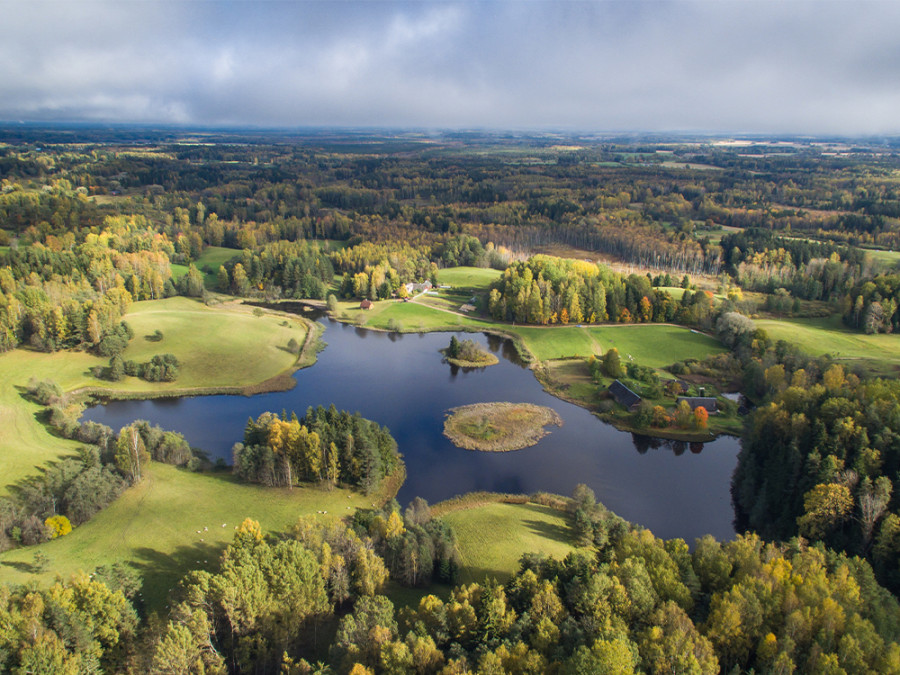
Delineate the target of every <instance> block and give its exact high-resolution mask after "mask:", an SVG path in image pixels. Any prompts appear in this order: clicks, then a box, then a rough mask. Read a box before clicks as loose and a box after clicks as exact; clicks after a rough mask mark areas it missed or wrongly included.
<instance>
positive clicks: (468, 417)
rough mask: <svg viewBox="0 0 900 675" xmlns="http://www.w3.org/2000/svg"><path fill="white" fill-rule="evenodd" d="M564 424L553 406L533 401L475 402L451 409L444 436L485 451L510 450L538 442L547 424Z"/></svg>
mask: <svg viewBox="0 0 900 675" xmlns="http://www.w3.org/2000/svg"><path fill="white" fill-rule="evenodd" d="M551 424H552V425H556V426H561V425H562V419H561V418H560V416H559V415H557V414H556V411H555V410H553V409H552V408H545V407H544V406H539V405H533V404H531V403H504V402H501V403H474V404H472V405H464V406H461V407H459V408H451V409H450V415H449V416H448V417H447V419H446V420H444V435H445V436H446V437H447V438H449V439H450V440H451V441H452V442H453V445H455V446H456V447H458V448H466V449H467V450H481V451H483V452H509V451H511V450H520V449H522V448H527V447H529V446H532V445H535V444H536V443H537V442H538V441H539V440H541V438H543V437H544V436H546V435H547V434H548V433H549V432H547V431H546V430H545V429H544V427H547V426H550V425H551Z"/></svg>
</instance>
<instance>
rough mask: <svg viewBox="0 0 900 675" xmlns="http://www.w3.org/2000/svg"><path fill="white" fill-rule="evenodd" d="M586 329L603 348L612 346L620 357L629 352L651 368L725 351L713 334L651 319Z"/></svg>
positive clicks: (639, 361)
mask: <svg viewBox="0 0 900 675" xmlns="http://www.w3.org/2000/svg"><path fill="white" fill-rule="evenodd" d="M587 330H588V331H589V332H590V333H591V335H592V336H593V337H594V339H595V340H597V341H598V342H599V343H600V344H601V345H602V347H603V351H606V350H607V349H610V348H611V347H615V348H616V349H618V350H619V354H620V355H621V357H622V359H623V360H625V359H628V358H629V356H631V357H633V358H634V361H635V362H636V363H639V364H640V365H642V366H650V367H651V368H662V367H664V366H668V365H670V364H672V363H675V362H676V361H683V360H684V359H689V358H695V359H700V360H702V359H705V358H706V357H708V356H712V355H714V354H721V353H724V352H726V351H728V350H727V349H725V347H723V346H722V344H721V343H720V342H719V341H718V340H717V339H715V338H714V337H710V336H709V335H705V334H703V333H698V332H696V331H693V330H690V329H688V328H683V327H681V326H669V325H660V324H652V323H650V324H631V325H618V326H595V327H591V328H588V329H587Z"/></svg>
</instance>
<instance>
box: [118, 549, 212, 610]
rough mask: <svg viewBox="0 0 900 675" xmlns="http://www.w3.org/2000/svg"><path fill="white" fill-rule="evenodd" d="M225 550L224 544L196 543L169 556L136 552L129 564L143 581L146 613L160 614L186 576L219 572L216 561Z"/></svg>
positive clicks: (141, 551) (152, 551) (158, 553)
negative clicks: (202, 572) (194, 573)
mask: <svg viewBox="0 0 900 675" xmlns="http://www.w3.org/2000/svg"><path fill="white" fill-rule="evenodd" d="M226 546H227V544H226V543H224V542H223V543H213V542H197V543H194V544H182V545H180V546H178V547H176V548H175V550H174V551H172V552H171V553H163V552H162V551H158V550H156V549H152V548H149V547H146V546H145V547H142V548H138V549H136V550H135V551H134V559H133V560H131V561H129V564H130V565H131V566H132V567H134V568H135V569H136V570H137V571H138V572H139V573H140V575H141V578H142V579H143V587H142V590H141V592H142V597H143V600H144V603H145V605H146V607H147V609H148V610H149V611H158V612H162V611H163V608H164V607H166V603H167V602H168V598H169V595H170V594H171V592H172V591H173V590H174V589H175V587H176V585H177V584H178V582H179V581H180V580H181V578H182V577H183V576H184V575H185V574H187V573H188V572H192V571H195V570H207V571H214V570H216V569H218V567H219V558H220V556H221V555H222V551H224V550H225V547H226Z"/></svg>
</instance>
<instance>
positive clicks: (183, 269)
mask: <svg viewBox="0 0 900 675" xmlns="http://www.w3.org/2000/svg"><path fill="white" fill-rule="evenodd" d="M239 255H241V252H240V251H238V250H237V249H233V248H223V247H221V246H210V247H208V248H207V249H206V250H205V251H203V253H202V254H200V257H199V258H197V259H196V260H195V261H194V265H195V266H196V267H197V269H198V270H200V271H201V272H203V282H204V284H206V287H207V288H215V287H216V274H217V273H218V272H219V267H221V266H222V265H224V264H225V263H227V262H228V261H229V260H231V259H232V258H234V257H235V256H239ZM187 271H188V266H187V265H172V277H173V278H174V279H176V280H177V279H180V278H181V277H183V276H184V275H185V274H187Z"/></svg>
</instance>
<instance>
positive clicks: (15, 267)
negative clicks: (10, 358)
mask: <svg viewBox="0 0 900 675" xmlns="http://www.w3.org/2000/svg"><path fill="white" fill-rule="evenodd" d="M67 246H68V248H63V247H62V244H61V243H60V242H55V243H54V242H53V241H49V242H48V244H46V245H44V244H33V245H31V246H25V247H18V248H13V249H10V250H8V251H7V252H5V253H2V254H0V350H2V351H6V350H9V349H12V348H14V347H17V346H18V345H20V344H27V345H30V346H31V347H33V348H35V349H40V350H44V351H55V350H58V349H64V348H72V347H86V348H89V349H98V350H99V349H100V345H101V344H102V342H103V341H104V339H106V338H107V337H108V336H110V335H112V334H113V333H115V332H116V330H117V327H118V324H119V320H120V319H121V317H122V315H123V314H124V313H125V312H126V311H127V309H128V307H129V305H130V304H131V302H132V301H134V300H150V299H156V298H162V297H166V296H170V295H175V294H176V292H177V291H176V289H175V286H174V285H173V284H172V280H171V271H170V267H169V254H170V253H171V251H172V250H173V247H172V245H171V243H169V242H168V240H167V239H166V238H165V237H164V236H162V235H159V234H158V233H156V232H154V231H153V230H152V229H151V228H150V227H149V225H148V223H146V222H145V221H143V220H142V219H140V218H107V219H106V221H105V225H104V229H103V230H102V232H101V233H100V234H88V235H87V236H86V237H85V238H84V241H83V242H82V243H81V244H79V245H77V246H76V245H74V243H73V242H69V244H67ZM101 351H103V350H101ZM104 355H109V354H104Z"/></svg>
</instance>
